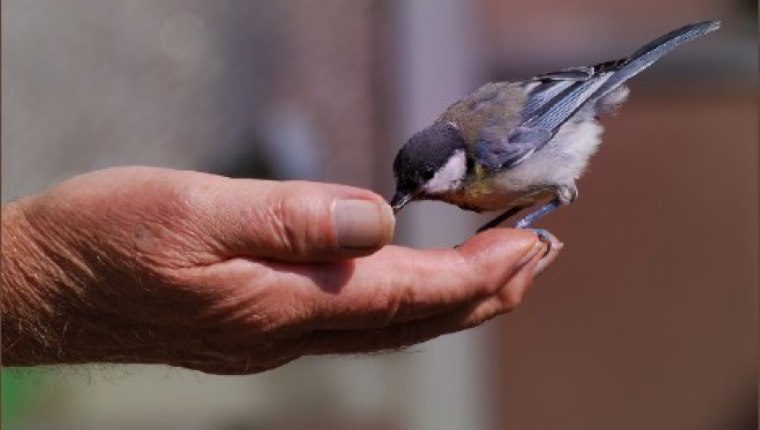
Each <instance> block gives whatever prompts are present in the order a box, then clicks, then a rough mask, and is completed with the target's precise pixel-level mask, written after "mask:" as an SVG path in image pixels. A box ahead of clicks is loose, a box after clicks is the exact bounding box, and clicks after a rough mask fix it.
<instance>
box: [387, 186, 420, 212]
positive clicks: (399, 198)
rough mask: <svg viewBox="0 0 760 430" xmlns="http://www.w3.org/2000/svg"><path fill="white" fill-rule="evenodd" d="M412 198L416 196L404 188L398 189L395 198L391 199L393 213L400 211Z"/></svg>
mask: <svg viewBox="0 0 760 430" xmlns="http://www.w3.org/2000/svg"><path fill="white" fill-rule="evenodd" d="M412 198H414V194H412V193H409V192H406V191H402V190H396V194H394V195H393V198H392V199H391V208H393V213H394V214H395V213H398V211H400V210H401V208H403V207H404V206H406V204H407V203H409V202H410V201H412Z"/></svg>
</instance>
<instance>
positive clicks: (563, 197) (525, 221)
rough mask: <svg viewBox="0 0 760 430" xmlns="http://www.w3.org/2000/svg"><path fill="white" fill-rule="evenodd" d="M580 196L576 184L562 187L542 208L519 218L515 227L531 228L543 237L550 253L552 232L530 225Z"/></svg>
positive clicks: (540, 237) (539, 236)
mask: <svg viewBox="0 0 760 430" xmlns="http://www.w3.org/2000/svg"><path fill="white" fill-rule="evenodd" d="M577 198H578V189H577V188H575V186H574V185H573V186H569V187H561V188H559V189H558V190H557V195H556V197H554V198H553V199H551V200H550V201H549V202H548V203H546V204H544V205H543V206H541V207H540V208H538V209H536V210H535V211H533V212H531V213H529V214H528V215H525V216H524V217H522V218H521V219H520V220H518V221H517V222H516V223H515V225H514V228H518V229H523V230H530V231H532V232H533V233H535V234H536V236H538V238H539V239H541V242H544V243H545V244H546V246H547V249H546V253H547V254H548V253H549V250H551V246H552V245H551V243H552V242H551V240H550V237H551V234H550V233H549V232H548V231H546V230H544V229H542V228H531V227H530V225H531V224H532V223H533V221H535V220H537V219H539V218H541V217H542V216H544V215H546V214H548V213H549V212H551V211H553V210H554V209H557V208H558V207H560V206H565V205H568V204H570V203H572V202H573V201H575V199H577Z"/></svg>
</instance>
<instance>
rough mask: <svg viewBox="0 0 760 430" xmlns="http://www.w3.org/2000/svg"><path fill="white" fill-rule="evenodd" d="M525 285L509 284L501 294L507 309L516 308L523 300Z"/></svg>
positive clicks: (500, 296)
mask: <svg viewBox="0 0 760 430" xmlns="http://www.w3.org/2000/svg"><path fill="white" fill-rule="evenodd" d="M524 292H525V287H524V286H523V285H507V286H506V287H504V289H503V290H502V292H501V293H500V294H499V298H500V299H501V303H502V305H503V306H504V309H505V310H507V311H511V310H514V309H515V308H517V307H518V306H520V303H522V300H523V294H524Z"/></svg>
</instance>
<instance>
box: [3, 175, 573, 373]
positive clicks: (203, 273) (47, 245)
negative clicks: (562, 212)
mask: <svg viewBox="0 0 760 430" xmlns="http://www.w3.org/2000/svg"><path fill="white" fill-rule="evenodd" d="M347 198H348V199H354V200H356V199H359V200H367V201H370V202H376V203H377V204H378V205H386V203H385V202H384V201H383V199H382V198H381V197H380V196H378V195H376V194H374V193H372V192H370V191H367V190H362V189H357V188H351V187H346V186H340V185H333V184H320V183H309V182H272V181H258V180H240V179H237V180H233V179H228V178H224V177H219V176H213V175H207V174H202V173H195V172H184V171H174V170H165V169H155V168H145V167H126V168H117V169H109V170H103V171H98V172H93V173H89V174H85V175H81V176H78V177H75V178H73V179H71V180H69V181H67V182H65V183H63V184H61V185H59V186H57V187H55V188H53V189H51V190H49V191H47V192H45V193H42V194H39V195H36V196H32V197H29V198H26V199H22V200H19V201H16V202H13V203H9V204H7V205H5V206H4V207H3V209H2V223H3V241H2V263H3V271H2V288H3V295H2V300H1V301H0V305H1V308H0V311H2V314H3V319H2V331H3V336H2V347H3V360H4V363H3V364H4V365H6V366H29V365H39V364H58V363H88V362H112V363H161V364H168V365H173V366H182V367H187V368H192V369H198V370H202V371H205V372H211V373H222V374H243V373H255V372H260V371H264V370H267V369H271V368H274V367H277V366H280V365H282V364H284V363H287V362H289V361H291V360H293V359H295V358H297V357H300V356H302V355H308V354H333V353H360V352H369V351H377V350H384V349H395V348H400V347H404V346H407V345H411V344H414V343H418V342H422V341H425V340H428V339H431V338H434V337H436V336H439V335H442V334H445V333H450V332H455V331H459V330H463V329H466V328H469V327H473V326H476V325H478V324H481V323H482V322H484V321H486V320H489V319H491V318H493V317H495V316H497V315H499V314H503V313H505V312H508V311H510V310H512V309H514V308H515V307H516V306H517V305H518V304H519V303H520V301H521V300H522V297H523V295H524V294H525V292H526V291H527V289H528V287H529V286H530V284H531V282H532V279H533V277H534V275H535V274H537V273H539V272H540V271H542V270H543V269H544V268H545V267H546V266H547V265H548V264H549V263H550V262H551V261H552V260H553V259H554V257H556V253H557V252H558V251H559V248H560V246H555V247H553V250H552V253H551V254H550V255H549V256H548V257H546V258H543V259H542V258H541V256H542V255H543V254H544V252H545V250H546V245H545V244H543V243H541V242H540V241H539V240H538V239H537V238H536V236H535V235H534V234H532V233H530V232H525V231H517V230H510V229H495V230H492V231H487V232H484V233H481V234H478V235H475V236H473V237H471V238H470V239H468V240H467V241H465V242H464V243H462V244H461V245H460V246H458V247H455V248H447V249H434V250H416V249H410V248H405V247H399V246H392V245H386V243H387V241H388V240H390V237H391V234H392V229H393V222H392V217H391V218H390V223H389V224H388V225H387V226H386V225H384V226H381V227H382V228H387V231H388V234H387V237H386V236H385V235H384V236H382V238H381V239H380V241H379V242H378V243H377V244H376V245H375V246H370V247H365V248H346V247H341V246H338V244H337V242H336V236H335V234H336V233H335V226H334V220H333V218H332V215H331V208H332V207H334V204H335V202H336V201H337V200H341V199H347ZM385 207H386V208H387V206H385ZM388 212H389V213H390V209H389V208H388ZM557 245H558V243H557Z"/></svg>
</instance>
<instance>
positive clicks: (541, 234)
mask: <svg viewBox="0 0 760 430" xmlns="http://www.w3.org/2000/svg"><path fill="white" fill-rule="evenodd" d="M516 228H519V229H520V230H528V231H530V232H533V234H535V235H536V236H538V240H540V241H541V242H543V243H544V245H546V251H545V252H544V257H546V256H547V255H549V254H550V253H551V252H552V251H558V249H555V248H561V247H562V243H561V242H560V241H558V240H557V238H556V237H554V235H553V234H551V233H549V231H548V230H544V229H543V228H531V227H523V228H520V227H516Z"/></svg>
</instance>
